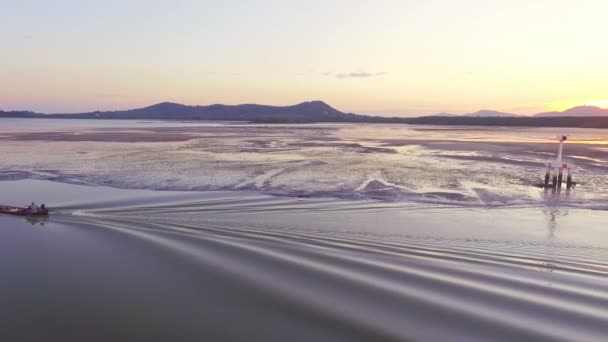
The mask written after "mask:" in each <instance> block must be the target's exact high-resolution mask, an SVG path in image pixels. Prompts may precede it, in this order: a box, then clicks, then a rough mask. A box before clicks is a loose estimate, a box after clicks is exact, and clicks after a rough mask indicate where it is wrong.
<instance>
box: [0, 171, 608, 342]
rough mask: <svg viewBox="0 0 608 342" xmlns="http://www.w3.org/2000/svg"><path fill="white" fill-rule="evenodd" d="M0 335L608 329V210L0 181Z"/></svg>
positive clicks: (547, 335)
mask: <svg viewBox="0 0 608 342" xmlns="http://www.w3.org/2000/svg"><path fill="white" fill-rule="evenodd" d="M32 199H37V200H40V201H44V202H46V203H47V204H48V205H49V206H50V207H51V208H52V209H53V213H52V215H51V216H50V217H49V218H48V219H46V220H27V219H25V218H22V217H9V216H0V254H1V256H2V258H0V273H1V274H2V282H0V303H2V304H3V308H4V309H3V310H1V311H0V312H1V313H0V335H2V336H1V337H3V338H2V339H3V340H7V341H9V340H14V341H18V340H19V341H22V340H27V341H48V340H62V341H70V340H71V341H82V340H100V341H101V340H113V341H116V340H125V341H126V340H147V341H149V340H154V341H167V340H180V341H201V340H243V341H251V340H263V341H267V340H300V341H311V340H315V341H323V340H327V341H336V340H345V341H352V340H369V341H377V340H391V339H392V340H452V341H454V340H463V341H471V340H493V341H501V340H504V341H513V340H571V341H572V340H576V341H593V340H596V341H602V340H604V338H605V336H606V335H607V334H608V299H607V298H608V297H607V296H606V293H608V292H607V291H608V282H607V281H606V280H607V278H608V230H606V229H605V222H608V212H606V211H603V210H589V209H580V208H572V207H564V206H561V205H560V203H556V205H551V202H550V201H548V202H546V205H540V206H532V207H531V206H522V207H508V208H479V207H472V208H466V207H461V206H446V205H436V204H434V205H425V204H420V203H418V204H416V203H386V202H382V201H370V200H365V201H347V200H338V199H335V198H289V197H273V196H268V195H263V194H259V193H257V192H244V191H218V192H213V191H212V192H196V191H189V192H178V191H151V190H121V189H114V188H105V187H90V186H80V185H70V184H62V183H56V182H49V181H36V180H22V181H3V182H0V203H3V204H22V203H28V202H29V201H31V200H32Z"/></svg>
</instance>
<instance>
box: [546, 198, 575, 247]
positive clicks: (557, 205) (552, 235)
mask: <svg viewBox="0 0 608 342" xmlns="http://www.w3.org/2000/svg"><path fill="white" fill-rule="evenodd" d="M569 197H570V189H566V190H562V189H560V188H558V189H545V190H544V191H543V200H544V203H545V205H544V206H543V213H544V214H545V216H546V217H547V233H548V235H547V237H548V238H549V239H550V240H553V239H556V238H557V236H556V233H557V230H558V225H557V221H558V217H560V216H568V208H567V207H564V206H562V205H561V204H562V203H563V202H564V200H567V199H568V198H569Z"/></svg>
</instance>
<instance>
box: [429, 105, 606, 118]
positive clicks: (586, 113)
mask: <svg viewBox="0 0 608 342" xmlns="http://www.w3.org/2000/svg"><path fill="white" fill-rule="evenodd" d="M432 116H449V117H454V116H467V117H486V118H487V117H504V118H506V117H529V116H528V115H519V114H513V113H505V112H497V111H494V110H485V109H484V110H480V111H477V112H474V113H467V114H451V113H439V114H435V115H432ZM563 116H569V117H598V116H608V109H607V108H600V107H594V106H578V107H574V108H570V109H567V110H565V111H563V112H557V111H555V112H544V113H538V114H534V115H532V117H563Z"/></svg>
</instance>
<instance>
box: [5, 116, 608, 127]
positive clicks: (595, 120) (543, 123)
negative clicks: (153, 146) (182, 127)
mask: <svg viewBox="0 0 608 342" xmlns="http://www.w3.org/2000/svg"><path fill="white" fill-rule="evenodd" d="M0 118H6V119H53V120H57V119H65V120H74V119H81V120H83V119H84V120H155V121H235V122H236V121H240V122H249V123H253V124H313V123H384V124H407V125H435V126H490V127H498V126H503V127H563V128H608V117H566V116H563V117H454V116H422V117H416V118H397V117H393V118H390V117H371V116H370V117H364V118H362V119H357V120H307V119H302V118H296V119H291V118H273V117H271V118H265V117H260V118H254V119H252V120H242V119H241V120H235V119H200V118H177V117H173V118H166V117H163V118H142V117H128V116H125V117H80V116H68V115H62V114H38V115H11V114H9V113H0Z"/></svg>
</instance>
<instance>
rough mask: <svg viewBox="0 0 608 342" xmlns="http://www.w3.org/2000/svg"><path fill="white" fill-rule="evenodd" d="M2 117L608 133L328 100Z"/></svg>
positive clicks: (598, 119)
mask: <svg viewBox="0 0 608 342" xmlns="http://www.w3.org/2000/svg"><path fill="white" fill-rule="evenodd" d="M0 117H10V118H62V119H67V118H69V119H131V120H221V121H249V122H259V123H282V122H285V123H301V122H370V123H410V124H431V125H432V124H441V125H490V126H498V125H500V126H535V127H543V126H548V127H549V126H551V127H605V128H608V109H604V108H599V107H593V106H579V107H574V108H571V109H568V110H565V111H563V112H546V113H539V114H536V115H533V116H523V115H517V114H513V113H505V112H498V111H492V110H480V111H477V112H474V113H468V114H461V115H458V114H450V113H440V114H436V115H429V116H422V117H418V118H411V117H409V118H404V117H384V116H370V115H361V114H353V113H344V112H341V111H339V110H337V109H335V108H333V107H331V106H330V105H328V104H327V103H325V102H323V101H309V102H303V103H300V104H296V105H292V106H267V105H259V104H242V105H221V104H214V105H209V106H187V105H182V104H178V103H171V102H163V103H158V104H155V105H152V106H148V107H144V108H138V109H130V110H119V111H95V112H87V113H77V114H42V113H35V112H31V111H1V110H0Z"/></svg>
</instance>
